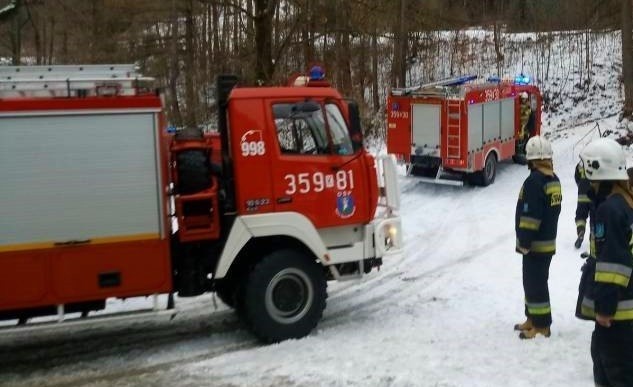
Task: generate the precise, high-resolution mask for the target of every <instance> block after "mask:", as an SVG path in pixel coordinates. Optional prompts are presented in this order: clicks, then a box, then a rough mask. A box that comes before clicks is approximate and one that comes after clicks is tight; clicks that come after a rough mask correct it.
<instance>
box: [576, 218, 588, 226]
mask: <svg viewBox="0 0 633 387" xmlns="http://www.w3.org/2000/svg"><path fill="white" fill-rule="evenodd" d="M580 226H582V227H586V226H587V221H586V220H584V219H578V220H576V227H580Z"/></svg>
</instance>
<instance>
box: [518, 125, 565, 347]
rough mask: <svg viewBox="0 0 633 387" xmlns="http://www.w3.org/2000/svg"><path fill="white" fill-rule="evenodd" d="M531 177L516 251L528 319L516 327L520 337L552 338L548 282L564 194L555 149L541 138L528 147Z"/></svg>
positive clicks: (520, 210)
mask: <svg viewBox="0 0 633 387" xmlns="http://www.w3.org/2000/svg"><path fill="white" fill-rule="evenodd" d="M525 148H526V158H527V163H528V168H529V169H530V175H529V176H528V177H527V179H525V182H524V183H523V186H522V187H521V191H520V192H519V200H518V202H517V207H516V216H515V230H516V240H517V244H516V251H517V252H518V253H520V254H521V255H523V290H524V292H525V315H526V317H527V319H526V320H525V322H523V323H521V324H516V325H515V326H514V329H515V330H518V331H521V333H520V334H519V337H520V338H522V339H532V338H534V337H535V336H537V335H543V336H545V337H549V336H550V325H551V323H552V312H551V307H550V299H549V288H548V285H547V280H548V277H549V266H550V263H551V261H552V256H553V255H554V253H556V232H557V226H558V216H559V215H560V208H561V201H562V191H561V185H560V181H559V180H558V177H557V176H556V174H555V173H554V168H553V164H552V153H553V152H552V146H551V144H550V143H549V141H547V139H545V138H544V137H542V136H534V137H532V138H530V140H529V141H528V142H527V144H526V147H525Z"/></svg>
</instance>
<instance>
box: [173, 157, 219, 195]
mask: <svg viewBox="0 0 633 387" xmlns="http://www.w3.org/2000/svg"><path fill="white" fill-rule="evenodd" d="M177 164H178V188H177V189H178V193H181V194H185V195H186V194H192V193H196V192H200V191H202V190H204V189H206V188H209V186H211V169H210V165H209V160H208V158H207V154H206V153H205V152H203V151H199V150H189V151H184V152H181V153H179V154H178V156H177Z"/></svg>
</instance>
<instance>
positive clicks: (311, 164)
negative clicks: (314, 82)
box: [270, 100, 375, 227]
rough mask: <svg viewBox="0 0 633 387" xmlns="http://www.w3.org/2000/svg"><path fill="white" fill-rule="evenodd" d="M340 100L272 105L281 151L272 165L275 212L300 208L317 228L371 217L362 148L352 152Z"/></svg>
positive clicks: (278, 145) (366, 169)
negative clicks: (339, 103)
mask: <svg viewBox="0 0 633 387" xmlns="http://www.w3.org/2000/svg"><path fill="white" fill-rule="evenodd" d="M337 102H338V101H334V100H303V101H273V102H272V103H271V104H270V112H271V115H272V117H271V119H272V120H273V122H274V127H275V128H276V132H277V152H278V153H277V158H276V160H274V161H273V168H272V170H273V192H274V194H273V196H274V206H275V211H276V212H281V211H294V212H299V213H301V214H303V215H305V216H307V217H308V218H309V219H310V220H311V221H312V223H313V224H314V225H315V226H316V227H332V226H341V225H344V224H355V223H364V222H366V221H367V220H368V219H369V218H371V216H373V214H370V208H374V206H373V204H375V203H372V205H370V203H369V202H368V201H369V192H368V188H369V187H368V184H369V181H368V176H367V173H368V172H367V171H368V170H369V169H368V168H367V166H365V163H366V161H365V158H364V157H360V156H362V152H364V150H362V149H358V150H357V151H354V148H353V146H352V141H351V138H350V133H349V130H348V125H347V122H346V120H345V118H344V115H343V113H342V109H341V107H340V106H339V105H338V103H337Z"/></svg>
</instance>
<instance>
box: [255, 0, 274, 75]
mask: <svg viewBox="0 0 633 387" xmlns="http://www.w3.org/2000/svg"><path fill="white" fill-rule="evenodd" d="M277 1H278V0H255V18H254V19H255V78H256V81H257V83H258V84H262V85H268V84H270V82H271V80H272V76H273V56H272V28H273V25H272V22H273V16H274V15H273V10H274V9H275V7H276V4H277Z"/></svg>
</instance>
